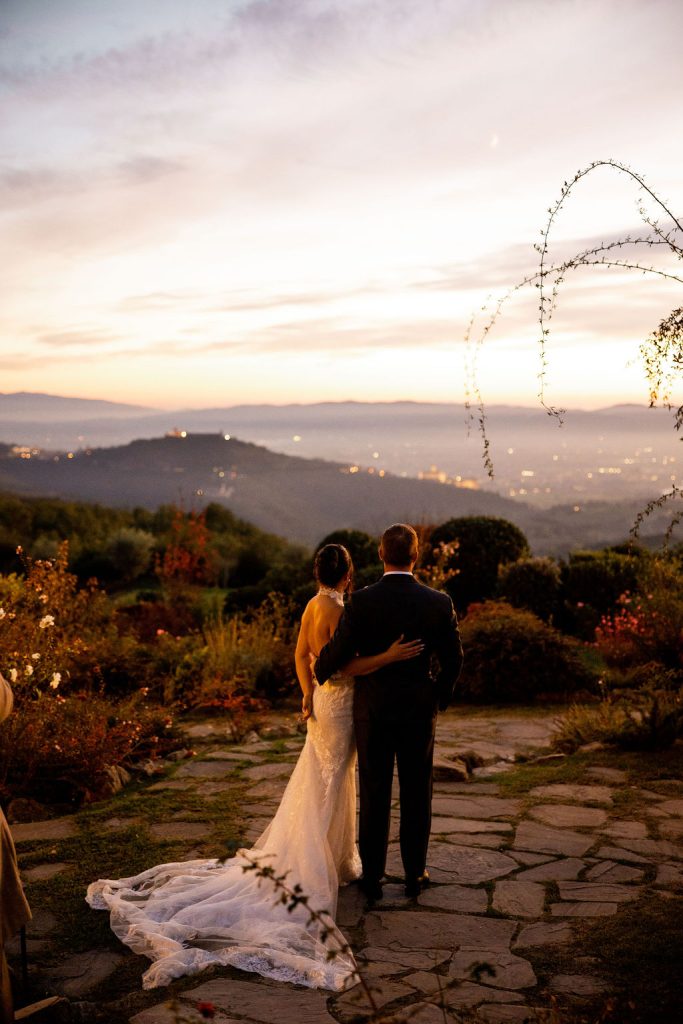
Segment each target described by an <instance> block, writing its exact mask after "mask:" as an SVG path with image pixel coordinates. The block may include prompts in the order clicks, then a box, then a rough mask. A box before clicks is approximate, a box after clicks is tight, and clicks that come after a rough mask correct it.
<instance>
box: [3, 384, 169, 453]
mask: <svg viewBox="0 0 683 1024" xmlns="http://www.w3.org/2000/svg"><path fill="white" fill-rule="evenodd" d="M154 411H155V410H153V409H150V408H148V407H146V406H142V405H124V404H122V403H120V402H101V401H99V400H97V399H90V398H64V397H62V396H61V395H44V394H40V393H33V392H30V391H15V392H13V393H11V394H2V393H0V423H11V424H20V423H21V424H25V425H28V424H52V423H55V422H58V423H74V422H86V421H89V420H95V419H101V418H103V417H110V418H116V419H126V418H129V417H131V416H140V415H143V414H148V413H152V412H154ZM17 437H19V438H20V440H21V435H20V434H16V433H15V434H14V435H13V438H14V439H15V440H16V438H17ZM22 443H27V444H34V443H36V442H34V441H32V440H29V441H26V442H22Z"/></svg>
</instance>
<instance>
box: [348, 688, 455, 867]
mask: <svg viewBox="0 0 683 1024" xmlns="http://www.w3.org/2000/svg"><path fill="white" fill-rule="evenodd" d="M373 711H374V713H373ZM354 725H355V730H356V744H357V747H358V776H359V782H360V828H359V834H358V847H359V851H360V858H361V861H362V864H363V877H364V878H365V879H366V881H369V882H376V881H379V880H380V879H381V878H382V876H383V875H384V872H385V868H386V859H387V847H388V844H389V821H390V816H391V787H392V780H393V774H394V763H396V765H397V768H398V782H399V802H400V809H401V823H400V832H399V840H400V847H401V860H402V861H403V868H404V871H405V877H406V879H411V878H418V877H419V876H420V875H422V874H423V873H424V870H425V866H426V863H427V847H428V845H429V831H430V828H431V823H432V781H433V760H434V733H435V730H436V710H434V711H433V712H432V711H430V710H422V709H421V713H420V714H418V715H416V714H413V715H412V716H396V715H392V714H391V712H388V713H387V712H386V711H385V710H383V709H377V710H375V709H371V708H364V709H363V710H362V711H361V712H360V713H356V714H355V716H354Z"/></svg>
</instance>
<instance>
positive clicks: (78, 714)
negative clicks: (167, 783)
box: [0, 691, 173, 803]
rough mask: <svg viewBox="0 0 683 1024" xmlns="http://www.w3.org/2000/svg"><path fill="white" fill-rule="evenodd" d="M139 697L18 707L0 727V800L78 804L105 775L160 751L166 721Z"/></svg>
mask: <svg viewBox="0 0 683 1024" xmlns="http://www.w3.org/2000/svg"><path fill="white" fill-rule="evenodd" d="M145 698H146V694H145V692H144V691H139V692H138V693H137V694H135V695H134V696H133V697H130V698H128V699H127V700H125V701H123V702H121V703H119V704H116V705H114V704H112V703H111V702H110V701H109V700H107V699H106V698H105V697H104V696H102V695H101V694H92V693H89V694H85V693H79V694H72V695H70V696H68V697H61V696H60V695H59V694H56V693H41V694H38V695H34V698H33V699H32V700H30V701H25V702H24V703H22V705H21V706H20V708H18V709H17V710H16V711H15V713H14V714H13V715H11V716H10V717H9V718H8V719H7V721H6V722H4V723H3V725H2V727H1V728H0V797H2V798H5V799H6V798H7V797H9V796H30V797H32V798H33V799H38V800H46V801H59V802H62V801H70V802H77V803H80V802H81V801H82V800H83V799H84V798H87V797H89V796H91V795H97V794H98V792H99V791H100V790H101V789H102V787H103V785H104V784H105V781H106V772H105V770H106V769H107V768H109V767H111V766H112V765H122V766H127V767H131V766H132V764H133V763H134V761H136V760H139V759H140V758H142V757H150V756H153V755H155V754H157V753H160V752H163V751H164V750H166V749H168V748H169V746H170V745H171V736H172V732H171V729H172V725H173V722H172V719H171V716H170V715H169V713H168V712H167V711H165V710H163V709H162V708H155V707H150V706H149V705H148V704H147V703H146V700H145Z"/></svg>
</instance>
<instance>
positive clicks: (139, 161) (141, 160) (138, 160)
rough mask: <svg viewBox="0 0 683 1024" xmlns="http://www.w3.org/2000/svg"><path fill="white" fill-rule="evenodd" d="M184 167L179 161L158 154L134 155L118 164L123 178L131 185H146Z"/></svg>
mask: <svg viewBox="0 0 683 1024" xmlns="http://www.w3.org/2000/svg"><path fill="white" fill-rule="evenodd" d="M183 169H184V166H183V164H182V163H180V162H179V161H176V160H164V159H162V158H161V157H158V156H133V157H129V158H128V159H127V160H124V161H123V162H122V163H120V164H119V165H118V171H119V173H120V175H121V180H122V181H123V183H124V184H130V185H140V184H142V185H146V184H147V183H148V182H152V181H157V180H158V179H159V178H165V177H167V176H168V175H169V174H177V173H178V171H182V170H183Z"/></svg>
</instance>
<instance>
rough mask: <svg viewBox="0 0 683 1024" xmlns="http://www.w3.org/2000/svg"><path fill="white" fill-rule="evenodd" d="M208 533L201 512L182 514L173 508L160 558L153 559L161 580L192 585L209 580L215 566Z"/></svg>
mask: <svg viewBox="0 0 683 1024" xmlns="http://www.w3.org/2000/svg"><path fill="white" fill-rule="evenodd" d="M209 536H210V534H209V529H208V527H207V525H206V517H205V515H204V513H203V512H200V513H196V512H190V513H189V514H188V515H185V514H184V513H183V512H182V511H181V510H180V509H176V512H175V515H174V517H173V522H172V523H171V539H170V541H169V543H168V544H167V545H166V550H165V551H164V554H163V556H162V558H161V559H158V560H157V567H156V571H157V575H158V576H159V578H160V580H161V582H162V583H166V584H189V585H195V586H197V585H201V584H208V583H212V582H213V581H214V579H215V575H216V570H215V565H214V559H213V552H212V551H211V550H210V548H209Z"/></svg>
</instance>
